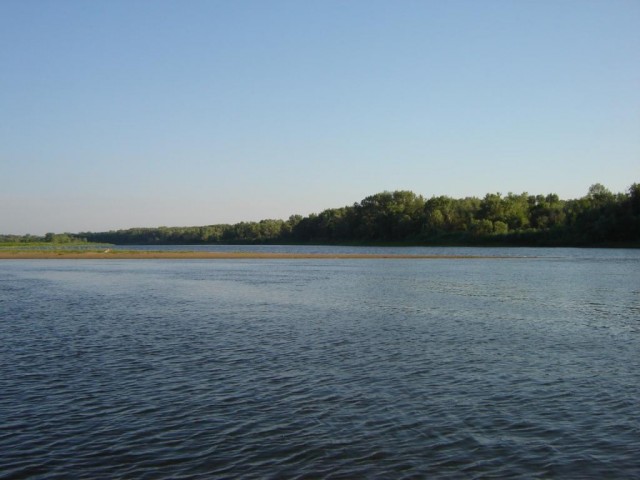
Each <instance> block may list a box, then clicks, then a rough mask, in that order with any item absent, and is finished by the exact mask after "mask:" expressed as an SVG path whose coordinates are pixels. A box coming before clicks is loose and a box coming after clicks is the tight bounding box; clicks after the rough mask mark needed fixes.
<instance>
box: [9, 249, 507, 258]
mask: <svg viewBox="0 0 640 480" xmlns="http://www.w3.org/2000/svg"><path fill="white" fill-rule="evenodd" d="M384 258H388V259H415V260H422V259H434V260H435V259H480V258H494V259H495V258H514V257H498V256H489V255H404V254H396V255H394V254H369V253H363V254H360V253H259V252H158V251H155V252H154V251H146V252H141V251H135V252H134V251H117V250H115V251H104V252H95V251H93V252H67V251H64V250H53V251H43V250H38V251H25V250H22V251H20V250H18V251H0V260H11V259H15V260H18V259H19V260H28V259H34V260H52V259H77V260H83V259H85V260H103V259H104V260H145V259H148V260H155V259H203V260H233V259H264V260H267V259H268V260H278V259H282V260H292V259H310V260H311V259H384Z"/></svg>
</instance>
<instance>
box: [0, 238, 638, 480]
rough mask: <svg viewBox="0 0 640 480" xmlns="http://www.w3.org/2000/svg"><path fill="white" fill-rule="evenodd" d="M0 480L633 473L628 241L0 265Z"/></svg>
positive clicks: (633, 259)
mask: <svg viewBox="0 0 640 480" xmlns="http://www.w3.org/2000/svg"><path fill="white" fill-rule="evenodd" d="M0 314H1V318H0V339H1V342H0V478H47V479H48V478H91V479H94V478H216V477H220V478H424V477H429V478H505V477H523V478H549V477H552V478H605V477H606V478H640V455H639V454H638V453H639V452H640V415H639V414H638V412H640V252H638V251H606V250H603V251H589V252H587V253H585V254H584V255H582V254H578V255H576V254H574V253H567V252H565V251H563V250H554V251H551V253H550V254H549V256H548V257H542V258H512V259H488V260H487V259H485V260H420V261H415V260H259V261H256V260H244V261H241V260H217V261H208V260H204V261H202V260H160V261H155V260H144V261H136V260H126V261H118V260H111V261H89V260H87V261H84V260H82V261H78V260H76V261H74V260H49V261H38V260H32V261H27V260H9V261H3V262H0Z"/></svg>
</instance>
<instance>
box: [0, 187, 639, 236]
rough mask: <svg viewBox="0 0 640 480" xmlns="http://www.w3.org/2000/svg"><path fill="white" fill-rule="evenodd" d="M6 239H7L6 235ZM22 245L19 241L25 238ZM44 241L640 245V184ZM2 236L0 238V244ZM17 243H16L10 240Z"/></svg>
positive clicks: (373, 200)
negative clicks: (578, 194) (580, 193)
mask: <svg viewBox="0 0 640 480" xmlns="http://www.w3.org/2000/svg"><path fill="white" fill-rule="evenodd" d="M5 238H7V236H5ZM22 238H23V239H24V237H22ZM30 238H31V239H32V240H39V241H42V240H45V241H49V242H54V243H55V242H68V241H90V242H107V243H115V244H204V243H223V244H224V243H226V244H229V243H231V244H233V243H238V244H240V243H245V244H246V243H255V244H258V243H328V244H422V245H540V246H633V247H638V246H640V184H637V183H635V184H633V185H632V186H631V187H630V188H629V189H628V191H627V192H625V193H617V194H614V193H612V192H610V191H609V190H608V189H607V188H605V187H604V186H602V185H601V184H595V185H592V186H591V187H590V188H589V191H588V193H587V195H585V196H584V197H582V198H579V199H575V200H561V199H560V198H559V197H558V195H555V194H549V195H529V194H527V193H522V194H513V193H509V194H507V195H501V194H500V193H488V194H487V195H485V196H484V198H476V197H467V198H460V199H455V198H451V197H447V196H439V197H431V198H429V199H425V198H424V197H422V196H421V195H416V194H415V193H413V192H410V191H395V192H382V193H377V194H375V195H371V196H369V197H366V198H365V199H364V200H362V201H361V202H359V203H355V204H353V205H351V206H346V207H342V208H331V209H327V210H324V211H323V212H321V213H319V214H311V215H309V216H307V217H303V216H300V215H292V216H291V217H289V219H287V220H261V221H259V222H241V223H237V224H234V225H226V224H225V225H208V226H201V227H158V228H131V229H127V230H117V231H109V232H99V233H94V232H83V233H79V234H52V233H49V234H47V235H46V237H45V238H44V239H43V238H41V237H30ZM1 240H2V237H0V241H1ZM13 240H14V241H15V238H13Z"/></svg>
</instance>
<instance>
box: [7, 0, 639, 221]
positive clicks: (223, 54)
mask: <svg viewBox="0 0 640 480" xmlns="http://www.w3.org/2000/svg"><path fill="white" fill-rule="evenodd" d="M639 25H640V1H638V0H599V1H591V0H579V1H571V0H563V1H558V0H552V1H545V0H518V1H515V0H496V1H494V0H470V1H461V0H452V1H444V0H434V1H428V0H420V1H410V0H400V1H396V0H388V1H376V0H363V1H357V0H350V1H346V0H344V1H330V0H322V1H311V0H309V1H299V0H295V1H268V0H259V1H242V0H233V1H232V0H229V1H214V0H209V1H197V0H189V1H179V0H175V1H161V0H126V1H117V0H97V1H86V0H81V1H65V0H55V1H54V0H46V1H44V0H43V1H33V0H2V1H1V2H0V202H1V203H0V205H1V207H0V233H15V234H24V233H32V234H43V233H45V232H47V231H53V232H63V231H69V232H79V231H87V230H92V231H102V230H109V229H117V228H126V227H133V226H159V225H167V226H182V225H206V224H213V223H235V222H238V221H242V220H259V219H262V218H287V217H288V216H289V215H291V214H294V213H300V214H303V215H307V214H309V213H312V212H319V211H321V210H323V209H325V208H330V207H340V206H344V205H350V204H353V203H354V202H356V201H360V200H361V199H362V198H364V197H365V196H367V195H370V194H373V193H377V192H380V191H383V190H396V189H407V190H413V191H414V192H416V193H420V194H422V195H425V196H426V197H430V196H432V195H449V196H453V197H463V196H471V195H473V196H484V194H486V193H487V192H502V193H507V192H509V191H512V192H515V193H520V192H524V191H526V192H529V193H533V194H539V193H557V194H559V195H560V196H561V197H562V198H576V197H580V196H583V195H584V194H586V192H587V189H588V187H589V186H590V185H591V184H593V183H596V182H599V183H602V184H604V185H605V186H607V187H608V188H609V189H611V190H612V191H614V192H620V191H624V190H625V189H626V188H627V187H628V186H629V185H631V184H632V183H634V182H638V181H640V27H639Z"/></svg>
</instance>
